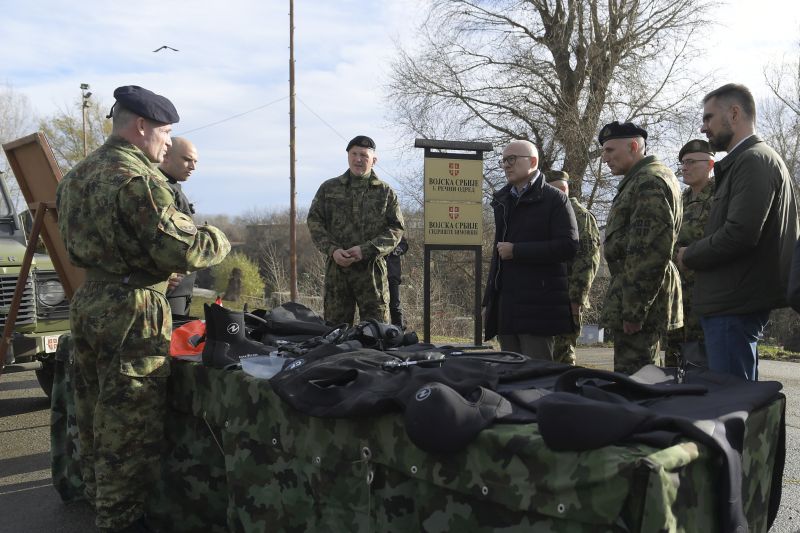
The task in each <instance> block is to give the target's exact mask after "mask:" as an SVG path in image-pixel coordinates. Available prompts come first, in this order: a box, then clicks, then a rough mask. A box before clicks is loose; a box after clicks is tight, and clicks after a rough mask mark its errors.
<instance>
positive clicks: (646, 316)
mask: <svg viewBox="0 0 800 533" xmlns="http://www.w3.org/2000/svg"><path fill="white" fill-rule="evenodd" d="M682 211H683V209H682V206H681V198H680V188H679V186H678V180H677V179H675V175H674V174H673V173H672V171H671V170H670V169H669V168H667V167H666V166H664V164H663V163H661V162H660V161H659V160H658V159H657V158H656V157H655V156H647V157H645V158H644V159H642V160H641V161H639V162H638V163H636V164H635V165H634V166H633V168H631V170H630V171H628V173H627V174H625V177H623V179H622V181H620V183H619V185H618V186H617V194H616V196H615V197H614V201H613V203H612V205H611V211H610V212H609V214H608V223H607V224H606V238H605V242H604V253H605V258H606V261H607V262H608V269H609V272H610V274H611V279H610V283H609V287H608V291H607V292H606V296H605V300H604V303H603V309H602V313H601V317H600V321H601V323H602V325H603V326H605V327H607V328H610V329H613V330H621V329H622V323H623V321H625V322H631V323H641V324H642V329H643V330H645V331H665V330H671V329H676V328H678V327H680V326H681V325H682V324H683V309H682V306H681V290H680V277H679V275H678V270H677V268H676V266H675V264H674V263H673V262H672V252H673V249H674V247H675V242H676V241H677V238H678V233H679V230H680V224H681V215H682Z"/></svg>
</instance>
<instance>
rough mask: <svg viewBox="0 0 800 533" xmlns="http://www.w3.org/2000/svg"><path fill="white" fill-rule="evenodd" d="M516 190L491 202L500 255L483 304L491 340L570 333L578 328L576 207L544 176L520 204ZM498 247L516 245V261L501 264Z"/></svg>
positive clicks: (495, 258) (500, 193) (494, 258)
mask: <svg viewBox="0 0 800 533" xmlns="http://www.w3.org/2000/svg"><path fill="white" fill-rule="evenodd" d="M511 187H512V185H510V184H509V185H506V186H505V187H503V188H502V189H500V190H499V191H497V192H496V193H495V194H494V196H493V198H492V208H493V209H494V223H495V250H494V253H493V254H492V265H491V268H490V269H489V280H488V282H487V283H486V293H485V295H484V298H483V305H484V306H485V307H486V340H489V339H491V338H492V337H494V336H495V335H496V334H498V333H509V334H530V335H540V336H550V335H559V334H562V333H570V332H572V331H573V328H574V326H573V321H572V312H571V310H570V304H569V291H568V284H567V265H566V262H567V261H569V260H570V259H572V258H573V257H575V253H576V252H577V250H578V225H577V223H576V221H575V214H574V212H573V211H572V206H571V205H570V202H569V200H568V199H567V196H566V195H565V194H564V193H562V192H561V191H559V190H558V189H556V188H555V187H551V186H550V185H547V184H546V183H544V179H542V177H541V174H538V175H537V177H536V178H535V179H534V180H533V183H531V186H530V187H529V188H528V190H526V191H525V192H524V193H523V194H522V196H521V197H520V198H519V199H517V198H515V197H514V196H513V195H512V194H511ZM498 242H511V243H514V257H513V258H512V259H510V260H507V261H503V260H501V259H500V257H499V254H498V253H497V247H496V244H497V243H498ZM501 306H502V309H501ZM501 317H502V320H500V318H501Z"/></svg>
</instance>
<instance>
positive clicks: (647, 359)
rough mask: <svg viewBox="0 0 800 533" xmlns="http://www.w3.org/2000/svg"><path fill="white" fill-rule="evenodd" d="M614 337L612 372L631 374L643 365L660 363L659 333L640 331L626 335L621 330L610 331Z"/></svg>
mask: <svg viewBox="0 0 800 533" xmlns="http://www.w3.org/2000/svg"><path fill="white" fill-rule="evenodd" d="M612 334H613V335H614V371H615V372H622V373H624V374H633V373H634V372H636V371H637V370H639V369H640V368H642V367H643V366H645V365H650V364H654V365H657V364H659V362H660V356H659V353H658V352H659V350H658V348H659V340H660V337H661V334H660V333H656V332H654V331H647V330H642V331H639V332H637V333H634V334H632V335H626V334H625V333H624V332H623V331H622V330H621V329H620V330H617V329H615V330H612Z"/></svg>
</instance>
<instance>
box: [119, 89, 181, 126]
mask: <svg viewBox="0 0 800 533" xmlns="http://www.w3.org/2000/svg"><path fill="white" fill-rule="evenodd" d="M114 98H116V100H117V101H116V102H114V105H112V106H111V111H109V112H108V116H107V118H111V116H112V114H113V112H114V106H116V105H117V104H119V105H121V106H122V107H124V108H125V109H128V110H129V111H132V112H133V113H135V114H137V115H139V116H140V117H143V118H146V119H148V120H152V121H154V122H160V123H162V124H175V123H176V122H178V121H179V120H180V117H179V116H178V111H177V110H176V109H175V106H174V105H172V102H170V101H169V100H168V99H167V98H165V97H164V96H161V95H160V94H156V93H154V92H153V91H149V90H147V89H145V88H143V87H139V86H138V85H123V86H122V87H117V88H116V89H115V90H114Z"/></svg>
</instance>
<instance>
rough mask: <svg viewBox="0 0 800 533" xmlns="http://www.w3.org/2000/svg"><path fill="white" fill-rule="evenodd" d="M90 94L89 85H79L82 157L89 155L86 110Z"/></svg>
mask: <svg viewBox="0 0 800 533" xmlns="http://www.w3.org/2000/svg"><path fill="white" fill-rule="evenodd" d="M90 96H92V93H90V92H89V84H88V83H81V114H82V115H83V157H86V156H87V155H89V150H88V148H87V146H86V110H87V109H89V97H90Z"/></svg>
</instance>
